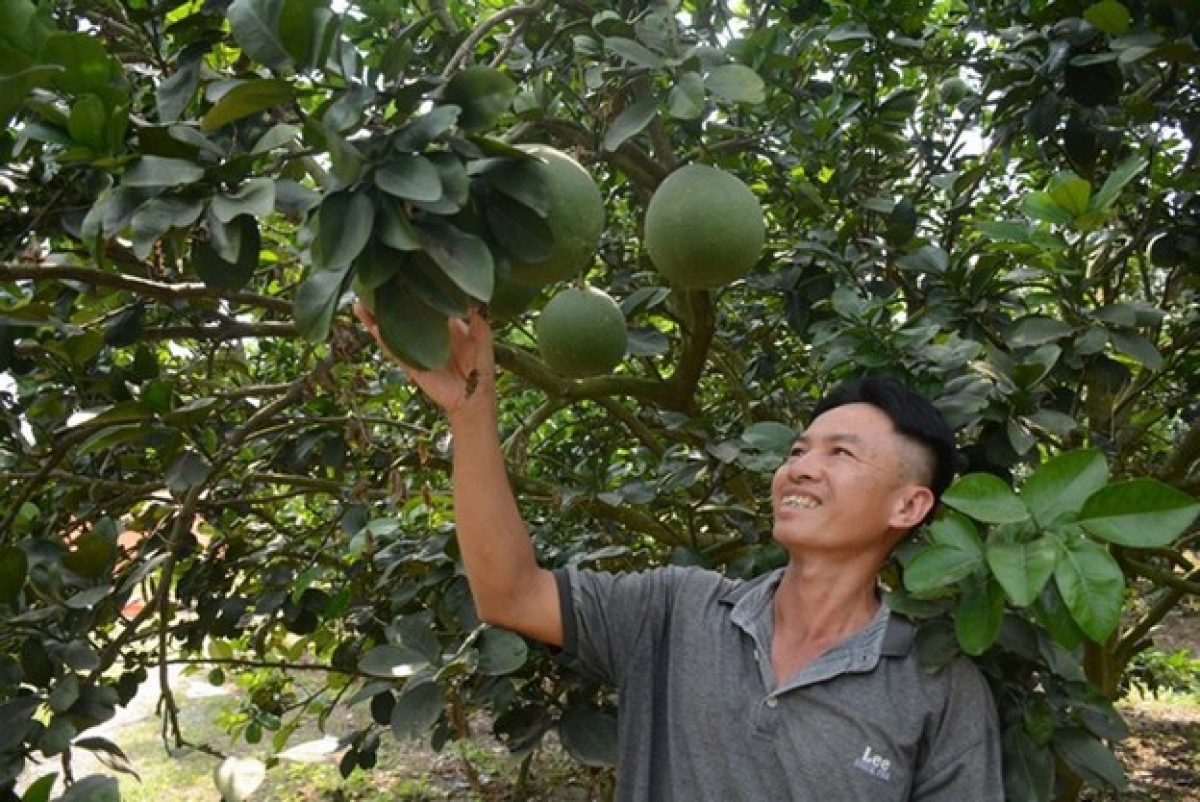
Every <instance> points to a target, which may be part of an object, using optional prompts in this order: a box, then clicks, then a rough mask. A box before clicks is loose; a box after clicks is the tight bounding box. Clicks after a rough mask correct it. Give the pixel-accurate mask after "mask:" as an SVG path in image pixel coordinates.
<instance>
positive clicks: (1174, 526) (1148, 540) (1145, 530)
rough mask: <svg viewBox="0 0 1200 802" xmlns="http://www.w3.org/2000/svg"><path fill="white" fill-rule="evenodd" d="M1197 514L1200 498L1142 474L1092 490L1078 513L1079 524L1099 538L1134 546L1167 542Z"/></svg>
mask: <svg viewBox="0 0 1200 802" xmlns="http://www.w3.org/2000/svg"><path fill="white" fill-rule="evenodd" d="M1197 514H1200V502H1197V501H1196V500H1195V499H1194V498H1193V497H1192V496H1190V495H1188V494H1187V493H1183V492H1181V491H1179V490H1176V489H1175V488H1173V487H1171V486H1170V485H1166V484H1163V483H1162V482H1159V481H1158V480H1156V479H1150V478H1148V477H1143V478H1140V479H1131V480H1129V481H1126V482H1119V483H1116V484H1111V485H1108V486H1106V487H1104V488H1101V489H1100V490H1098V491H1096V492H1095V493H1093V494H1092V495H1091V496H1090V497H1089V498H1088V500H1087V501H1086V502H1085V503H1084V505H1083V509H1082V510H1080V513H1079V519H1078V522H1079V525H1080V526H1082V527H1083V528H1084V529H1086V530H1087V531H1088V533H1089V534H1092V535H1094V536H1096V537H1098V538H1102V539H1104V540H1107V541H1109V542H1110V543H1119V544H1120V545H1122V546H1131V547H1133V548H1157V547H1161V546H1167V545H1169V544H1171V543H1172V542H1174V541H1175V539H1176V538H1178V537H1179V536H1180V535H1182V534H1183V533H1184V532H1186V531H1187V530H1188V529H1189V528H1190V527H1191V526H1192V524H1193V523H1194V522H1195V520H1196V516H1197Z"/></svg>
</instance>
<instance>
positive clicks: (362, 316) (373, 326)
mask: <svg viewBox="0 0 1200 802" xmlns="http://www.w3.org/2000/svg"><path fill="white" fill-rule="evenodd" d="M354 316H355V317H356V318H358V321H359V322H360V323H362V324H363V328H365V329H366V330H367V331H369V332H371V333H372V334H374V333H375V332H376V330H377V329H378V328H379V325H378V324H377V323H376V322H375V316H374V315H373V314H371V310H370V309H367V305H366V304H364V303H363V302H362V301H355V302H354Z"/></svg>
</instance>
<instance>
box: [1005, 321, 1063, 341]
mask: <svg viewBox="0 0 1200 802" xmlns="http://www.w3.org/2000/svg"><path fill="white" fill-rule="evenodd" d="M1072 332H1074V329H1073V328H1072V327H1071V326H1070V324H1068V323H1064V322H1063V321H1061V320H1059V319H1057V318H1052V317H1046V316H1045V315H1029V316H1027V317H1023V318H1021V319H1020V320H1018V321H1017V322H1016V323H1014V324H1013V327H1012V328H1011V329H1009V331H1008V336H1007V337H1006V338H1005V341H1006V342H1007V343H1008V344H1009V345H1010V346H1012V347H1014V348H1024V347H1026V346H1036V345H1045V344H1046V343H1050V342H1057V341H1058V340H1061V339H1063V338H1064V337H1069V336H1071V334H1072Z"/></svg>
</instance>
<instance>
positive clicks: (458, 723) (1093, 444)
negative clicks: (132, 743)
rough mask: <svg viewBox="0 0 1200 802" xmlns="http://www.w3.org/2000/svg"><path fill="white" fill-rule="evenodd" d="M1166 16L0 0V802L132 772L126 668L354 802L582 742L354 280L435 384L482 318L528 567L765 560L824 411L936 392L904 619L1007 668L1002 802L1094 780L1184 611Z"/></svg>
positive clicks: (777, 7)
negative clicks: (771, 493)
mask: <svg viewBox="0 0 1200 802" xmlns="http://www.w3.org/2000/svg"><path fill="white" fill-rule="evenodd" d="M1198 35H1200V12H1198V11H1197V10H1196V9H1194V8H1193V7H1192V5H1191V4H1188V3H1184V2H1176V1H1175V0H1146V1H1145V2H1138V3H1133V2H1126V3H1122V2H1118V1H1117V0H1101V2H1097V3H1091V2H1059V3H1015V2H1013V3H1009V2H1002V1H1001V0H993V1H992V2H983V3H971V4H966V3H961V2H952V1H951V0H899V1H898V2H892V3H877V2H867V1H865V0H824V1H822V2H810V1H809V0H794V1H793V2H778V3H745V4H723V3H711V2H691V1H690V0H688V1H687V2H681V3H654V2H645V3H638V2H608V1H607V0H591V1H590V2H585V0H557V2H551V0H538V1H537V2H529V3H521V4H507V3H488V2H468V1H467V0H463V2H455V3H445V2H437V0H430V2H429V3H427V4H426V3H409V2H401V0H370V1H369V2H366V1H364V2H357V3H344V4H343V3H331V2H326V0H231V1H226V0H208V1H206V2H200V1H199V0H192V1H191V2H180V1H179V0H157V1H154V0H125V2H117V0H98V2H93V3H89V4H78V5H77V4H71V3H50V2H44V3H38V2H33V0H0V117H3V118H4V119H5V121H6V123H7V125H6V128H5V131H4V133H3V135H0V183H2V184H3V187H4V193H3V195H2V196H0V371H3V376H4V380H3V384H0V398H2V399H3V406H2V407H0V410H2V413H3V417H2V418H0V466H2V469H3V479H2V481H3V489H4V492H3V495H2V497H0V642H3V644H4V650H3V652H2V653H0V690H2V695H0V711H2V713H3V716H2V717H0V720H2V721H4V722H5V725H6V726H5V727H4V728H3V732H2V733H0V756H2V760H0V788H2V789H5V790H4V791H3V793H4V794H6V795H7V797H8V798H13V797H14V796H15V791H14V790H13V789H14V787H15V783H16V781H17V778H18V776H19V775H20V773H21V772H22V770H23V769H24V768H26V767H27V766H28V765H30V763H31V762H36V761H47V760H51V761H59V762H60V766H61V768H60V769H59V773H60V774H62V775H63V776H64V777H63V778H64V779H66V780H67V781H68V783H70V781H71V780H72V779H74V778H72V777H71V761H70V757H71V755H72V753H73V752H74V751H76V750H80V749H90V750H93V751H95V752H97V753H98V754H100V755H102V756H105V757H106V758H107V759H108V760H109V761H110V762H111V763H112V764H113V765H114V766H115V767H116V768H117V769H121V768H125V766H124V763H123V760H124V758H123V753H122V752H121V749H120V745H119V744H115V743H112V742H110V741H108V740H105V739H102V738H98V737H95V736H93V735H89V730H90V729H91V728H92V727H94V726H95V725H96V724H98V723H101V722H103V721H105V720H107V719H108V718H110V717H111V716H112V715H113V714H114V711H115V709H116V708H117V707H118V706H119V705H121V704H124V703H126V702H128V701H129V700H130V699H131V698H132V696H133V695H134V693H135V692H136V691H137V690H138V688H139V687H141V686H142V685H143V683H145V682H146V681H147V680H148V678H149V677H150V674H151V672H155V673H157V675H158V677H159V679H160V680H161V687H162V694H163V707H162V709H163V715H164V721H165V725H166V726H165V730H164V731H165V732H166V733H167V735H168V738H169V740H170V741H171V742H172V743H174V744H176V745H183V744H189V743H190V741H189V735H188V733H187V732H186V731H184V730H182V729H181V728H180V726H179V722H178V716H177V715H176V714H177V710H178V708H177V704H176V702H175V699H174V696H173V694H172V691H171V684H170V674H169V673H168V669H169V668H170V667H171V666H172V665H175V664H186V665H188V666H192V667H195V668H197V669H199V670H204V671H207V672H208V674H209V677H210V678H211V679H212V681H214V682H225V681H232V680H233V679H234V678H238V680H239V681H240V682H241V683H242V685H243V687H244V688H245V691H246V692H245V693H244V694H243V696H242V699H241V702H240V705H241V706H240V708H239V709H238V710H237V711H236V715H235V716H234V717H233V718H232V719H231V721H232V724H231V728H232V730H233V732H234V734H235V735H237V736H238V738H239V742H240V741H244V742H246V743H247V744H259V743H260V742H261V741H263V740H264V739H267V749H268V752H269V753H272V754H274V753H278V752H279V751H281V750H283V749H284V748H285V747H286V745H287V743H288V741H289V738H291V736H292V734H293V732H294V731H295V730H296V729H297V728H298V727H299V726H300V725H301V724H302V723H310V722H317V723H323V722H325V720H326V718H327V717H328V715H329V713H330V712H331V711H332V710H333V709H335V708H336V707H338V706H341V705H363V706H365V707H368V708H369V711H370V717H369V722H370V723H368V724H367V725H365V726H363V727H362V728H361V729H358V730H356V731H353V732H339V733H336V734H337V735H338V736H339V738H340V739H341V743H340V748H341V749H342V750H344V753H343V756H342V758H341V767H342V771H343V772H344V773H346V774H349V773H350V772H353V771H356V770H369V769H370V768H372V767H373V766H374V764H375V761H376V755H377V750H378V747H379V744H380V739H381V737H382V738H387V737H395V738H398V739H406V738H411V737H419V738H424V739H428V740H430V741H431V742H432V744H433V745H434V746H435V747H437V748H442V747H444V746H446V745H447V744H449V743H451V742H453V741H456V740H460V739H464V738H467V737H469V736H470V735H471V733H472V726H473V722H476V721H478V719H477V718H476V717H474V716H473V715H472V714H473V713H474V712H476V711H479V710H486V711H488V713H489V714H490V715H489V721H491V722H493V725H492V726H493V727H494V731H495V733H496V734H497V735H498V736H499V737H501V738H502V739H503V740H505V741H506V742H507V743H508V745H509V746H510V747H511V748H512V749H513V750H514V751H515V752H517V753H521V754H532V752H533V750H535V749H536V748H537V746H538V744H539V743H540V742H541V741H542V738H543V736H545V735H546V734H547V733H549V732H551V731H553V732H556V733H557V735H558V736H559V738H560V739H561V741H562V743H563V745H564V746H565V747H566V749H567V750H568V751H569V752H570V753H571V754H572V755H574V756H575V757H576V758H577V759H578V760H580V761H581V762H582V763H583V764H585V765H591V766H600V765H605V764H607V763H608V762H609V761H610V759H611V755H612V753H613V749H612V734H613V732H614V728H613V726H612V721H613V719H612V716H613V715H614V711H613V710H612V708H611V704H610V699H609V697H608V696H607V695H606V692H605V690H604V689H603V688H599V687H596V686H594V685H591V684H589V683H588V682H586V681H585V680H584V679H583V678H580V677H576V676H573V675H569V674H565V673H563V672H561V671H559V670H557V669H556V668H555V667H554V665H553V661H552V657H551V656H550V655H548V654H546V653H545V652H544V651H543V650H540V649H538V648H537V647H535V646H533V645H531V644H528V643H526V642H525V641H523V640H522V639H520V638H519V637H517V636H515V635H512V634H510V633H506V632H503V631H500V630H495V629H490V628H487V627H483V626H481V625H480V624H479V622H478V619H477V618H476V616H475V614H474V610H473V607H472V604H471V600H470V598H469V595H468V593H467V588H466V583H465V579H464V577H463V576H462V573H461V570H460V567H459V563H458V561H457V552H456V547H455V542H454V520H453V515H452V510H451V507H450V499H449V497H448V482H447V472H446V467H447V464H448V462H447V461H448V454H449V450H450V448H451V447H452V444H451V443H449V442H448V441H447V439H446V433H445V429H444V428H443V425H442V423H441V422H440V420H439V417H438V415H437V414H436V412H435V410H432V409H430V408H429V407H428V406H427V405H426V404H425V403H424V402H422V400H421V399H420V398H419V397H418V396H417V395H415V394H414V392H413V391H412V389H411V388H410V387H409V386H408V385H406V384H405V382H404V380H403V377H402V375H401V374H400V372H399V371H398V370H396V369H395V367H394V366H393V365H392V364H391V363H390V362H389V361H387V360H385V359H383V358H382V356H381V354H380V353H379V352H378V349H377V348H376V347H375V346H374V344H373V343H372V342H369V341H368V338H366V337H365V335H364V334H363V332H362V331H361V330H360V329H359V328H358V327H357V326H356V325H355V324H354V323H353V322H352V318H351V315H350V314H349V304H350V302H351V300H352V299H353V298H354V297H356V296H357V297H361V298H362V299H363V300H364V302H366V303H368V304H370V305H372V306H373V308H374V309H375V311H376V314H377V316H378V317H379V318H380V321H381V325H382V331H383V335H384V337H385V339H386V340H387V342H388V344H389V347H391V348H392V350H394V351H395V352H396V353H397V354H399V355H401V356H402V357H404V358H405V359H406V360H408V361H410V362H412V363H415V364H419V365H435V364H438V363H439V362H441V361H444V359H445V358H446V339H445V338H446V334H445V322H446V320H447V318H449V317H452V316H457V315H461V314H463V313H465V311H466V310H467V309H469V308H471V307H474V306H480V305H483V306H486V307H487V308H488V310H489V314H490V315H491V316H492V319H493V321H494V325H495V327H496V331H497V336H498V341H499V342H498V361H499V364H500V367H501V380H500V387H501V393H502V409H501V418H502V420H501V425H502V428H503V433H504V448H505V453H506V457H507V459H508V460H509V463H510V465H511V477H512V482H513V485H514V487H515V488H516V490H517V491H518V493H519V495H520V498H521V502H522V505H523V510H524V512H525V515H526V518H527V520H528V522H529V524H530V528H531V530H532V532H533V534H534V537H535V541H536V543H537V546H538V548H539V550H540V551H541V554H542V557H543V559H544V560H545V561H546V563H547V564H551V565H562V564H566V563H578V564H586V565H596V566H600V567H604V568H611V569H617V570H621V569H631V568H638V567H642V566H646V565H649V564H661V563H663V562H668V561H671V562H676V563H688V564H700V565H707V566H712V567H714V568H718V569H720V570H723V571H725V572H727V573H729V574H731V575H738V576H751V575H754V574H756V573H759V572H761V571H763V570H766V569H768V568H771V567H773V566H775V565H779V564H781V562H782V560H783V559H784V557H783V555H782V554H781V553H780V552H779V550H778V549H777V548H776V547H775V546H774V545H773V544H772V543H771V542H770V537H769V526H768V525H767V524H766V521H767V520H768V517H767V516H768V514H769V510H768V503H767V492H766V488H767V485H768V479H769V474H770V472H771V470H772V469H773V468H774V467H775V465H777V464H778V461H779V459H780V458H781V455H782V454H783V453H784V452H785V451H786V449H787V447H788V445H789V444H790V441H791V439H792V437H793V432H794V431H795V426H796V425H797V424H799V423H800V422H802V421H803V420H804V419H805V417H806V413H807V411H808V410H809V409H810V408H811V406H812V404H813V403H814V402H815V400H816V399H817V398H818V397H819V396H820V394H821V393H822V392H823V391H824V390H825V389H827V388H828V387H829V386H830V385H831V384H833V383H835V382H836V381H838V380H840V379H841V378H844V377H846V376H849V375H852V374H855V373H859V372H862V371H864V370H874V371H879V372H885V373H889V374H892V375H896V376H899V377H901V378H903V379H905V380H906V381H908V382H909V383H911V384H912V385H914V386H915V387H917V388H919V389H921V390H923V391H925V392H926V393H927V394H928V395H930V397H932V398H934V399H935V400H936V402H937V403H938V405H939V406H940V407H941V408H942V409H943V410H944V412H945V413H946V414H947V416H948V417H949V418H950V419H951V421H952V422H953V423H954V425H955V426H956V427H957V428H958V429H959V431H960V437H961V445H962V446H963V453H964V455H965V461H964V466H963V467H964V475H963V477H962V478H961V479H960V480H959V481H958V482H957V483H956V484H955V486H954V487H953V488H952V489H951V491H950V493H948V495H947V499H946V502H947V504H946V507H947V509H946V511H945V512H944V514H943V515H942V516H941V517H940V518H939V519H938V520H937V521H936V522H934V523H933V524H932V525H931V526H930V527H928V529H927V530H926V531H924V532H922V533H921V534H920V536H919V537H918V538H916V539H915V540H914V541H913V542H911V543H909V544H906V545H905V547H904V548H902V549H901V551H900V553H899V554H898V555H897V560H896V563H895V565H894V566H893V567H892V569H891V570H890V571H889V575H888V576H887V577H886V578H885V579H886V581H887V585H888V588H889V592H890V593H891V600H892V603H893V606H894V607H895V608H897V609H899V610H901V611H903V612H905V613H907V614H909V615H911V616H913V617H914V618H916V619H917V620H918V621H920V622H921V626H920V630H919V632H920V638H919V646H920V648H921V651H922V655H923V657H924V658H925V659H926V660H927V661H928V662H930V663H931V664H936V663H938V662H940V661H944V660H946V659H948V658H949V657H950V656H952V655H954V654H956V653H958V652H966V653H967V654H970V655H972V656H973V657H974V658H975V659H976V660H978V661H979V664H980V665H981V667H982V668H983V669H984V671H985V673H986V674H987V676H988V677H989V680H990V681H991V682H992V685H993V688H994V690H995V694H996V698H997V703H998V706H999V708H1000V712H1001V718H1002V723H1003V726H1004V738H1005V775H1006V787H1007V790H1008V795H1009V798H1010V799H1012V800H1045V799H1051V798H1055V797H1057V798H1061V799H1071V798H1074V797H1075V796H1076V795H1077V794H1078V792H1079V789H1080V785H1081V783H1088V784H1092V785H1096V786H1100V787H1106V786H1107V787H1117V788H1119V787H1121V786H1122V785H1123V783H1124V779H1123V774H1122V771H1121V767H1120V765H1119V763H1118V762H1117V761H1116V759H1115V758H1114V757H1113V755H1112V753H1111V751H1110V750H1109V748H1108V746H1109V745H1110V744H1111V743H1112V742H1113V741H1115V740H1118V739H1120V738H1121V737H1123V735H1124V733H1125V728H1124V724H1123V722H1122V721H1121V718H1120V716H1119V714H1118V713H1117V712H1116V711H1115V709H1114V708H1113V701H1114V700H1115V699H1116V698H1117V696H1118V694H1119V689H1120V681H1121V677H1122V675H1123V673H1124V672H1125V670H1126V667H1127V666H1128V665H1129V663H1130V660H1131V659H1132V658H1133V657H1134V656H1135V655H1136V654H1137V653H1138V652H1139V651H1140V650H1141V649H1143V648H1145V646H1146V645H1147V644H1148V643H1149V642H1150V639H1151V637H1152V630H1153V628H1154V626H1155V624H1156V623H1158V622H1159V621H1161V620H1162V619H1163V617H1164V616H1165V615H1166V614H1167V613H1168V612H1170V611H1171V610H1172V609H1173V608H1175V607H1176V606H1177V605H1178V604H1179V602H1180V601H1181V600H1182V599H1184V598H1185V597H1186V596H1188V595H1189V594H1195V593H1196V592H1197V591H1198V590H1200V568H1198V567H1197V563H1196V557H1195V551H1194V547H1195V540H1196V537H1197V528H1196V513H1197V509H1198V506H1197V493H1198V492H1200V414H1198V413H1200V408H1197V406H1196V402H1195V399H1196V397H1197V395H1198V392H1200V371H1198V370H1197V367H1198V365H1200V325H1197V318H1198V316H1200V304H1198V303H1197V292H1198V290H1200V287H1198V283H1200V282H1198V278H1200V196H1198V195H1197V193H1198V191H1200V177H1198V176H1200V172H1198V171H1197V170H1196V169H1195V168H1196V159H1197V137H1198V136H1200V117H1198V116H1197V114H1198V112H1197V109H1200V75H1198V63H1200V51H1198V47H1197V45H1198V40H1197V37H1198ZM670 193H673V195H672V194H670ZM664 194H666V197H667V198H668V201H663V197H664ZM656 199H657V203H656ZM543 309H544V310H545V311H546V318H545V319H543V318H542V317H541V315H542V310H543ZM555 310H559V311H557V312H556V311H555ZM614 311H615V312H619V315H614ZM299 672H303V673H304V675H305V676H308V677H311V676H320V677H323V680H322V682H321V683H320V689H319V691H317V692H312V691H311V690H306V689H308V688H310V687H311V684H310V683H306V684H303V685H302V684H300V683H297V682H296V681H295V678H296V676H297V675H298V673H299ZM191 745H193V746H199V747H201V748H204V749H207V750H209V751H211V752H212V753H213V754H214V756H216V757H219V756H221V754H220V753H221V748H219V747H218V746H217V745H213V744H191ZM247 748H249V747H247ZM234 757H236V756H234ZM251 773H253V772H251ZM476 781H477V782H479V783H482V782H483V779H482V778H476ZM113 782H114V781H112V780H111V778H103V777H101V778H89V779H88V780H87V781H86V783H84V782H80V783H76V784H75V786H74V787H75V788H83V789H85V790H89V791H90V790H95V789H96V788H98V787H103V786H104V785H105V784H106V783H113ZM34 792H35V791H34V790H33V789H31V792H30V793H34ZM37 792H38V793H42V794H43V795H45V794H46V793H47V789H46V788H45V787H40V789H39V790H38V791H37ZM67 793H68V794H70V793H72V792H71V791H68V792H67ZM76 793H77V794H79V795H82V794H83V791H78V792H76Z"/></svg>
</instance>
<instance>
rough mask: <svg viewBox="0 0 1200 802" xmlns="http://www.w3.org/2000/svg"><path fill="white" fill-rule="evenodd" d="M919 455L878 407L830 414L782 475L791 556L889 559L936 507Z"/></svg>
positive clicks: (779, 515)
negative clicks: (920, 478)
mask: <svg viewBox="0 0 1200 802" xmlns="http://www.w3.org/2000/svg"><path fill="white" fill-rule="evenodd" d="M917 452H918V449H917V447H916V446H914V445H912V444H911V443H909V442H908V441H907V440H906V439H905V438H904V437H903V436H902V435H900V434H898V433H897V432H896V431H895V429H894V428H893V426H892V422H891V421H890V420H889V419H888V417H887V415H885V414H884V413H883V412H882V411H881V410H879V409H877V408H876V407H873V406H871V405H870V404H846V405H844V406H840V407H835V408H833V409H831V410H829V411H827V412H825V413H824V414H822V415H821V416H820V417H818V418H817V419H816V420H814V421H813V422H812V425H810V426H809V427H808V429H806V430H805V431H804V433H803V434H801V435H800V436H799V437H798V438H797V439H796V443H795V445H794V446H793V447H792V452H791V455H790V456H789V457H788V459H787V460H786V461H785V462H784V463H783V465H781V466H780V467H779V469H778V470H776V471H775V478H774V480H773V482H772V484H771V491H772V492H771V500H772V504H773V508H774V513H775V528H774V535H775V539H776V540H777V541H779V543H780V545H782V546H783V547H784V548H785V549H787V550H788V551H789V552H793V551H794V550H797V549H798V550H799V553H814V552H816V551H832V552H845V553H860V552H875V553H878V554H879V555H880V556H883V555H886V554H887V553H888V551H890V549H891V547H892V545H893V544H894V543H895V541H896V540H897V538H898V537H899V536H900V535H901V534H902V533H903V532H904V531H906V530H907V529H909V528H911V527H912V526H915V525H916V524H917V523H919V522H920V521H921V518H923V517H924V515H925V512H927V511H928V509H929V507H930V506H931V505H932V503H933V494H932V493H931V492H930V491H929V489H928V488H927V487H925V486H924V485H923V483H922V482H920V481H918V480H917V478H916V477H917V475H918V473H919V468H918V467H917V465H914V464H913V463H914V460H916V461H917V463H918V465H919V464H920V455H919V453H917Z"/></svg>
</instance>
